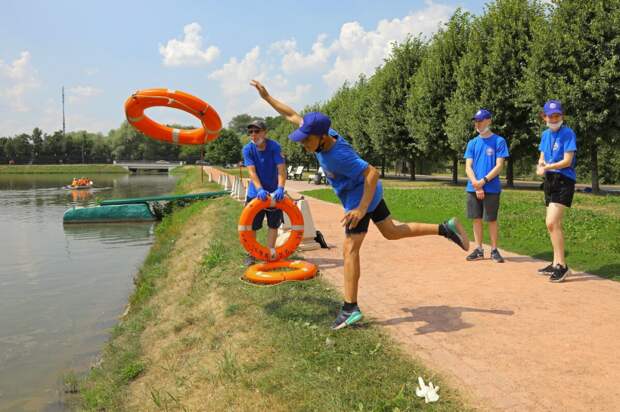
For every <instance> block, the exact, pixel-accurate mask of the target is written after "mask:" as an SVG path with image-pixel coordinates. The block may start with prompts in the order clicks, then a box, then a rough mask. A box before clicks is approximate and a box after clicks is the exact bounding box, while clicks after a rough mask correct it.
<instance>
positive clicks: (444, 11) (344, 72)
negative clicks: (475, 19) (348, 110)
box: [271, 1, 454, 90]
mask: <svg viewBox="0 0 620 412" xmlns="http://www.w3.org/2000/svg"><path fill="white" fill-rule="evenodd" d="M453 11H454V8H453V7H451V6H446V5H442V4H436V3H433V2H432V1H427V2H426V7H425V8H424V9H423V10H420V11H412V12H411V13H409V14H408V15H407V16H405V17H402V18H395V19H392V20H387V19H385V20H381V21H379V22H378V23H377V26H376V27H375V29H374V30H368V31H367V30H366V29H365V28H364V27H363V26H362V25H361V24H360V23H359V22H356V21H353V22H347V23H344V24H343V25H342V27H341V28H340V33H339V36H338V38H337V39H335V40H333V41H332V42H331V44H329V45H328V44H327V42H326V40H327V36H326V35H319V36H318V38H317V40H316V41H315V42H314V44H313V45H312V50H311V52H310V53H308V54H304V53H302V52H300V51H299V50H298V48H297V43H296V41H295V40H294V39H291V40H282V41H279V42H275V43H273V44H272V45H271V50H273V51H275V52H278V53H280V54H282V61H281V69H282V71H283V72H284V73H287V74H292V73H298V72H301V71H308V70H311V69H314V70H323V71H325V70H326V72H324V74H323V80H324V81H325V83H327V85H328V86H329V88H330V89H331V90H333V89H335V88H337V87H339V86H340V85H341V84H342V83H344V81H346V80H349V81H354V80H356V79H357V78H358V76H359V75H360V74H362V73H363V74H366V75H371V74H372V73H373V72H374V70H375V69H376V68H377V67H378V66H380V65H381V64H382V63H383V61H384V59H385V58H386V57H388V55H389V53H390V51H391V49H392V44H393V43H394V42H400V41H403V40H404V39H405V38H406V37H407V36H408V35H414V36H416V35H418V34H421V35H423V36H429V35H431V34H432V33H434V32H435V31H436V30H437V29H438V28H439V26H440V24H441V23H442V22H447V21H448V19H449V18H450V15H451V14H452V12H453Z"/></svg>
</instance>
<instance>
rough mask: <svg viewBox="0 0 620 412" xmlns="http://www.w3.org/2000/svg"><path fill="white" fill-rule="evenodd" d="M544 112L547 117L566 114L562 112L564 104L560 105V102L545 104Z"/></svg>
mask: <svg viewBox="0 0 620 412" xmlns="http://www.w3.org/2000/svg"><path fill="white" fill-rule="evenodd" d="M543 111H544V112H545V115H547V116H551V115H552V114H555V113H560V114H564V112H563V111H562V103H560V101H559V100H549V101H547V103H545V107H543Z"/></svg>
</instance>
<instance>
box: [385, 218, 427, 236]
mask: <svg viewBox="0 0 620 412" xmlns="http://www.w3.org/2000/svg"><path fill="white" fill-rule="evenodd" d="M375 225H376V226H377V228H378V229H379V231H380V232H381V234H382V235H383V237H384V238H386V239H388V240H396V239H403V238H406V237H416V236H426V235H438V234H439V227H438V225H436V224H430V223H400V224H395V223H394V221H393V220H392V218H391V217H388V218H386V219H384V220H382V221H381V222H378V223H375Z"/></svg>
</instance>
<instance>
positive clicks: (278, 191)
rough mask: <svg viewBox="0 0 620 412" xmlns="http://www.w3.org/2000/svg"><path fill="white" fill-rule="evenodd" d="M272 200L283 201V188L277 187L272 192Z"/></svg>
mask: <svg viewBox="0 0 620 412" xmlns="http://www.w3.org/2000/svg"><path fill="white" fill-rule="evenodd" d="M273 198H274V199H276V202H279V201H281V200H282V199H284V188H283V187H282V186H278V188H277V189H276V191H275V192H273Z"/></svg>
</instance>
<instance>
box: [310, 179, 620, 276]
mask: <svg viewBox="0 0 620 412" xmlns="http://www.w3.org/2000/svg"><path fill="white" fill-rule="evenodd" d="M305 194H307V195H309V196H313V197H316V198H319V199H322V200H326V201H330V202H334V203H337V202H338V199H337V198H336V195H335V194H334V193H333V191H332V190H331V189H321V190H312V191H308V192H305ZM385 200H386V202H387V204H388V206H389V208H390V211H391V212H392V216H393V217H394V218H395V219H397V220H399V221H403V222H413V221H416V222H426V223H433V222H439V221H441V220H443V219H445V218H446V217H448V216H457V217H459V218H460V219H462V221H463V222H465V227H466V229H467V231H468V233H469V235H470V237H471V238H472V239H473V232H472V229H471V224H470V223H468V221H467V219H466V217H465V216H466V215H465V212H466V210H465V192H464V189H463V188H450V187H443V188H439V187H437V188H424V187H420V188H418V189H416V190H402V189H392V188H386V190H385ZM501 202H502V203H501V208H500V215H499V216H500V217H499V225H500V233H499V237H500V240H499V245H500V248H502V249H506V250H510V251H512V252H516V253H520V254H523V255H528V256H532V257H535V258H539V259H544V260H551V259H552V258H553V254H552V251H551V243H550V241H549V236H548V234H547V229H546V227H545V207H544V197H543V193H542V191H527V190H505V191H504V192H502V200H501ZM618 233H620V197H619V196H593V195H586V194H582V193H575V198H574V201H573V207H572V208H571V209H568V210H567V211H566V215H565V219H564V236H565V240H566V251H567V252H566V259H567V263H568V265H569V266H571V267H574V268H576V269H579V270H584V271H587V272H589V273H594V274H597V275H600V276H604V277H607V278H610V279H613V280H617V281H620V261H619V259H618V257H619V256H620V236H618ZM485 242H487V243H488V242H489V239H488V235H487V233H486V229H485Z"/></svg>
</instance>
